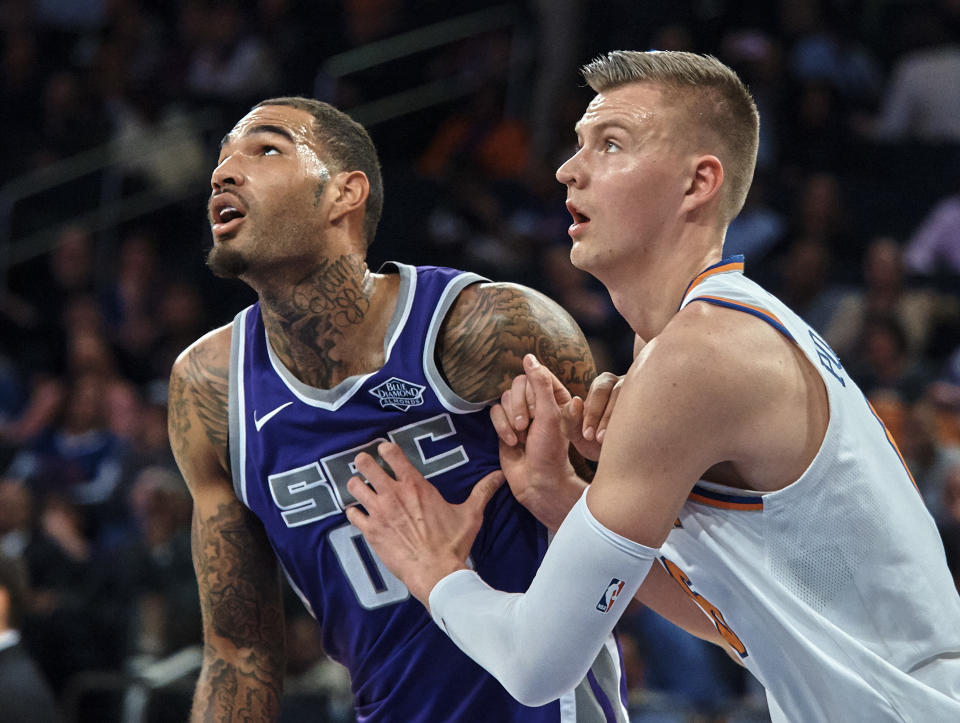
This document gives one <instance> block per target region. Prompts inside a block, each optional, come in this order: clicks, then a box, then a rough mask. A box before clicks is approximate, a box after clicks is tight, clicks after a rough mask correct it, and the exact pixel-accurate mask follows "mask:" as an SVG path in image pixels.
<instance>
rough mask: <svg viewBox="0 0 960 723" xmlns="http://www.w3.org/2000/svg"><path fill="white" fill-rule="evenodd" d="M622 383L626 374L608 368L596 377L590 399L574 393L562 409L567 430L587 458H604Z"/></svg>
mask: <svg viewBox="0 0 960 723" xmlns="http://www.w3.org/2000/svg"><path fill="white" fill-rule="evenodd" d="M622 384H623V377H618V376H617V375H616V374H613V373H612V372H604V373H603V374H600V375H599V376H597V378H596V379H594V380H593V383H592V384H591V385H590V389H589V391H588V392H587V398H586V400H581V399H580V397H573V398H572V399H571V400H570V401H569V402H568V403H567V404H566V405H564V407H562V409H561V414H562V419H563V424H562V425H561V426H562V429H563V432H564V434H565V435H566V436H567V439H569V440H570V441H571V442H572V443H573V446H574V447H576V448H577V451H578V452H579V453H580V454H582V455H583V456H584V457H586V458H587V459H592V460H593V461H597V460H598V459H600V447H601V445H602V444H603V438H604V436H605V435H606V433H607V425H608V424H609V423H610V414H611V413H612V412H613V408H614V406H615V405H616V403H617V398H618V397H619V395H620V387H621V386H622Z"/></svg>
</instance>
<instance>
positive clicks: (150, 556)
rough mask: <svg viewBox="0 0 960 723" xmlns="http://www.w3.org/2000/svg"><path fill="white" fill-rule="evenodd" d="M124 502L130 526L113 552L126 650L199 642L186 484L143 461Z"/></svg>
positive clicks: (151, 651)
mask: <svg viewBox="0 0 960 723" xmlns="http://www.w3.org/2000/svg"><path fill="white" fill-rule="evenodd" d="M128 504H129V505H130V511H131V515H132V518H133V519H134V521H135V524H136V527H135V530H134V531H133V532H132V533H131V534H130V535H129V536H128V537H127V538H126V539H125V540H123V542H122V543H121V544H118V545H117V547H116V552H115V557H116V558H117V559H119V560H120V561H121V564H120V565H119V566H118V567H117V568H116V575H117V576H118V577H119V582H118V584H119V586H120V589H121V590H123V591H124V596H125V597H126V599H127V600H129V601H130V602H131V604H132V606H133V609H134V613H133V616H132V618H131V622H132V625H133V630H132V631H131V635H130V644H131V648H130V649H129V651H128V653H129V654H133V655H146V656H150V657H162V656H166V655H170V654H171V653H174V652H176V651H177V650H179V649H181V648H184V647H186V646H188V645H198V644H200V642H201V630H200V599H199V597H198V593H197V584H196V577H195V575H194V571H193V558H192V557H191V553H190V515H191V509H192V507H191V502H190V495H189V492H188V491H187V487H186V484H184V482H183V479H181V478H180V476H179V474H176V473H174V472H172V471H171V470H169V469H167V468H163V467H146V468H144V469H143V470H141V471H140V472H139V474H138V475H137V477H136V479H135V481H134V482H133V485H132V487H131V489H130V492H129V497H128Z"/></svg>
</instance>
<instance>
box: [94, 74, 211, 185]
mask: <svg viewBox="0 0 960 723" xmlns="http://www.w3.org/2000/svg"><path fill="white" fill-rule="evenodd" d="M111 115H112V118H113V122H114V129H113V135H112V138H111V142H112V144H113V150H112V152H113V154H114V156H115V157H116V161H117V163H118V165H119V167H120V168H121V169H122V171H123V173H124V174H125V175H126V177H127V179H128V181H133V182H136V183H139V184H140V185H145V186H147V187H148V188H151V187H154V188H157V189H159V190H160V191H162V192H164V193H169V194H170V195H171V196H173V197H174V198H176V197H177V195H178V194H182V193H184V191H185V190H187V189H192V188H195V187H196V186H198V185H199V184H200V183H202V182H203V180H204V177H205V176H206V175H207V171H208V168H207V165H208V163H207V161H208V159H207V156H206V149H205V148H204V146H203V144H202V143H201V140H200V137H199V134H198V133H197V131H196V130H195V129H194V127H193V124H192V122H191V117H190V116H189V115H188V114H187V113H186V112H185V111H184V109H183V108H181V107H179V106H178V105H176V104H174V103H172V102H169V101H167V100H166V98H165V95H164V92H163V85H162V84H161V83H160V82H158V79H156V78H147V79H144V80H143V81H141V82H140V83H138V84H137V85H136V86H134V87H133V88H132V89H130V90H129V91H128V92H127V95H126V98H125V99H124V101H123V102H121V103H117V104H115V107H114V108H113V111H112V114H111Z"/></svg>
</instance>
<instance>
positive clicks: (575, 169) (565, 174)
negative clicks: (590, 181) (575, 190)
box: [556, 151, 583, 186]
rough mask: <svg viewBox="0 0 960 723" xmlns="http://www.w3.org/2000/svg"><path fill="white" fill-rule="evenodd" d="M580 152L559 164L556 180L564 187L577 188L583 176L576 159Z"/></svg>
mask: <svg viewBox="0 0 960 723" xmlns="http://www.w3.org/2000/svg"><path fill="white" fill-rule="evenodd" d="M579 156H580V151H577V152H576V153H574V154H573V155H572V156H570V157H569V158H568V159H567V160H566V161H564V162H563V163H561V164H560V168H558V169H557V173H556V176H557V180H558V181H560V183H562V184H563V185H564V186H579V185H581V180H582V176H583V169H582V168H581V167H580V164H579V161H578V158H579Z"/></svg>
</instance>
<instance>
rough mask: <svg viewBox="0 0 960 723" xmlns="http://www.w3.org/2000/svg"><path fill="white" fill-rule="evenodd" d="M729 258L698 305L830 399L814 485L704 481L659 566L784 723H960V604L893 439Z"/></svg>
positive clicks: (695, 287) (823, 355)
mask: <svg viewBox="0 0 960 723" xmlns="http://www.w3.org/2000/svg"><path fill="white" fill-rule="evenodd" d="M742 270H743V263H742V258H738V257H734V258H732V259H727V260H725V261H723V262H721V263H719V264H717V265H716V266H714V267H711V268H710V269H708V270H707V271H705V272H704V273H703V274H701V275H700V276H698V277H697V279H695V280H694V282H693V283H692V284H691V285H690V288H688V290H687V292H686V294H685V295H684V300H683V303H682V304H681V308H683V307H685V306H686V305H687V304H690V303H693V302H698V303H711V304H717V305H720V306H725V307H728V308H732V309H737V310H740V311H743V312H745V313H748V314H752V315H754V316H757V317H759V318H761V319H763V320H765V321H767V322H768V323H770V324H772V325H773V326H774V327H776V328H777V329H778V330H780V331H781V332H782V333H783V334H784V335H785V336H787V337H788V338H789V339H791V340H792V341H793V342H795V343H796V344H797V345H798V346H799V347H800V348H801V349H802V350H803V351H804V353H805V354H806V356H807V358H808V359H809V360H810V362H811V363H812V364H813V366H814V367H815V368H816V369H817V370H818V371H819V372H820V375H821V377H822V378H823V382H824V384H825V385H826V388H827V394H828V398H829V404H830V422H829V425H828V427H827V432H826V435H825V437H824V440H823V444H822V445H821V447H820V450H819V452H818V453H817V455H816V457H815V458H814V460H813V462H811V464H810V466H809V467H808V468H807V470H806V471H805V472H804V473H803V475H802V476H801V477H800V478H799V479H798V480H797V481H796V482H794V483H793V484H791V485H789V486H788V487H786V488H784V489H782V490H778V491H776V492H771V493H763V494H761V493H749V492H745V491H744V490H740V489H734V488H730V487H725V486H722V485H718V484H711V483H708V482H704V481H701V482H699V483H698V484H697V485H696V486H695V487H694V488H693V491H692V493H691V495H690V497H689V499H688V500H687V501H686V503H685V504H684V506H683V509H682V511H681V513H680V516H679V518H678V520H677V522H676V523H675V525H676V526H675V528H674V530H673V531H672V532H671V533H670V535H669V537H668V539H667V541H666V543H665V544H664V545H663V548H662V554H663V558H662V559H661V562H662V563H663V564H664V566H665V567H667V569H668V570H669V571H670V573H671V574H672V575H673V577H674V578H675V579H677V580H678V581H679V582H680V583H681V585H683V586H684V587H685V588H686V589H687V590H688V591H689V592H690V594H691V595H693V596H694V599H696V600H697V602H698V603H699V604H700V605H701V607H702V608H703V609H704V610H705V611H706V612H707V614H708V615H709V616H710V617H711V618H712V619H713V620H714V621H715V622H716V623H717V627H718V628H719V629H720V631H721V632H722V633H723V634H724V637H725V638H726V639H727V640H728V642H729V643H730V644H731V647H733V648H734V650H736V651H737V653H738V654H739V656H740V658H741V660H742V661H743V663H744V665H745V666H746V667H747V668H748V669H749V670H750V671H751V672H752V673H753V674H754V675H756V677H757V678H758V679H759V680H760V682H761V683H762V684H763V685H764V687H765V689H766V691H767V700H768V703H769V707H770V713H771V717H772V719H773V720H774V721H800V722H802V723H807V722H809V721H843V722H844V723H850V722H851V721H864V723H867V722H869V723H877V722H878V721H911V722H916V723H928V722H930V721H960V596H958V594H957V590H956V589H955V587H954V584H953V580H952V578H951V576H950V573H949V572H948V569H947V565H946V560H945V557H944V551H943V545H942V543H941V541H940V536H939V534H938V532H937V529H936V527H935V525H934V522H933V519H932V518H931V516H930V514H929V513H928V512H927V510H926V507H925V506H924V504H923V501H922V499H921V497H920V494H919V492H918V491H917V488H916V485H915V484H914V483H913V479H912V477H911V476H910V473H909V471H908V470H907V469H906V466H905V465H904V463H903V459H902V457H901V455H900V453H899V451H898V450H897V448H896V444H895V443H894V441H893V438H892V437H891V436H890V434H889V433H888V432H887V430H886V428H885V427H884V426H883V423H882V422H881V421H880V420H879V418H878V417H877V416H876V414H875V413H874V412H873V410H872V409H871V407H870V406H869V405H868V403H867V401H866V399H865V397H864V395H863V393H862V392H861V391H860V389H859V388H858V387H857V386H856V384H854V382H853V381H852V380H851V379H850V377H849V375H848V374H847V373H846V371H845V370H844V368H843V366H842V365H841V364H840V361H839V360H838V359H837V357H836V355H835V354H834V353H833V351H832V350H831V349H830V347H829V346H828V345H827V344H826V342H824V341H823V339H822V338H820V336H818V335H817V333H816V332H814V331H813V330H812V329H811V328H810V327H809V326H808V325H807V324H806V323H804V322H803V321H802V320H801V319H800V318H799V317H798V316H797V315H796V314H794V313H793V312H792V311H790V310H789V309H788V308H787V307H786V306H785V305H784V304H783V303H782V302H780V301H779V300H778V299H776V298H775V297H773V296H772V295H770V294H769V293H767V292H766V291H764V290H763V289H762V288H761V287H759V286H758V285H757V284H755V283H754V282H752V281H750V280H749V279H747V278H745V277H744V276H743V273H742Z"/></svg>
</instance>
